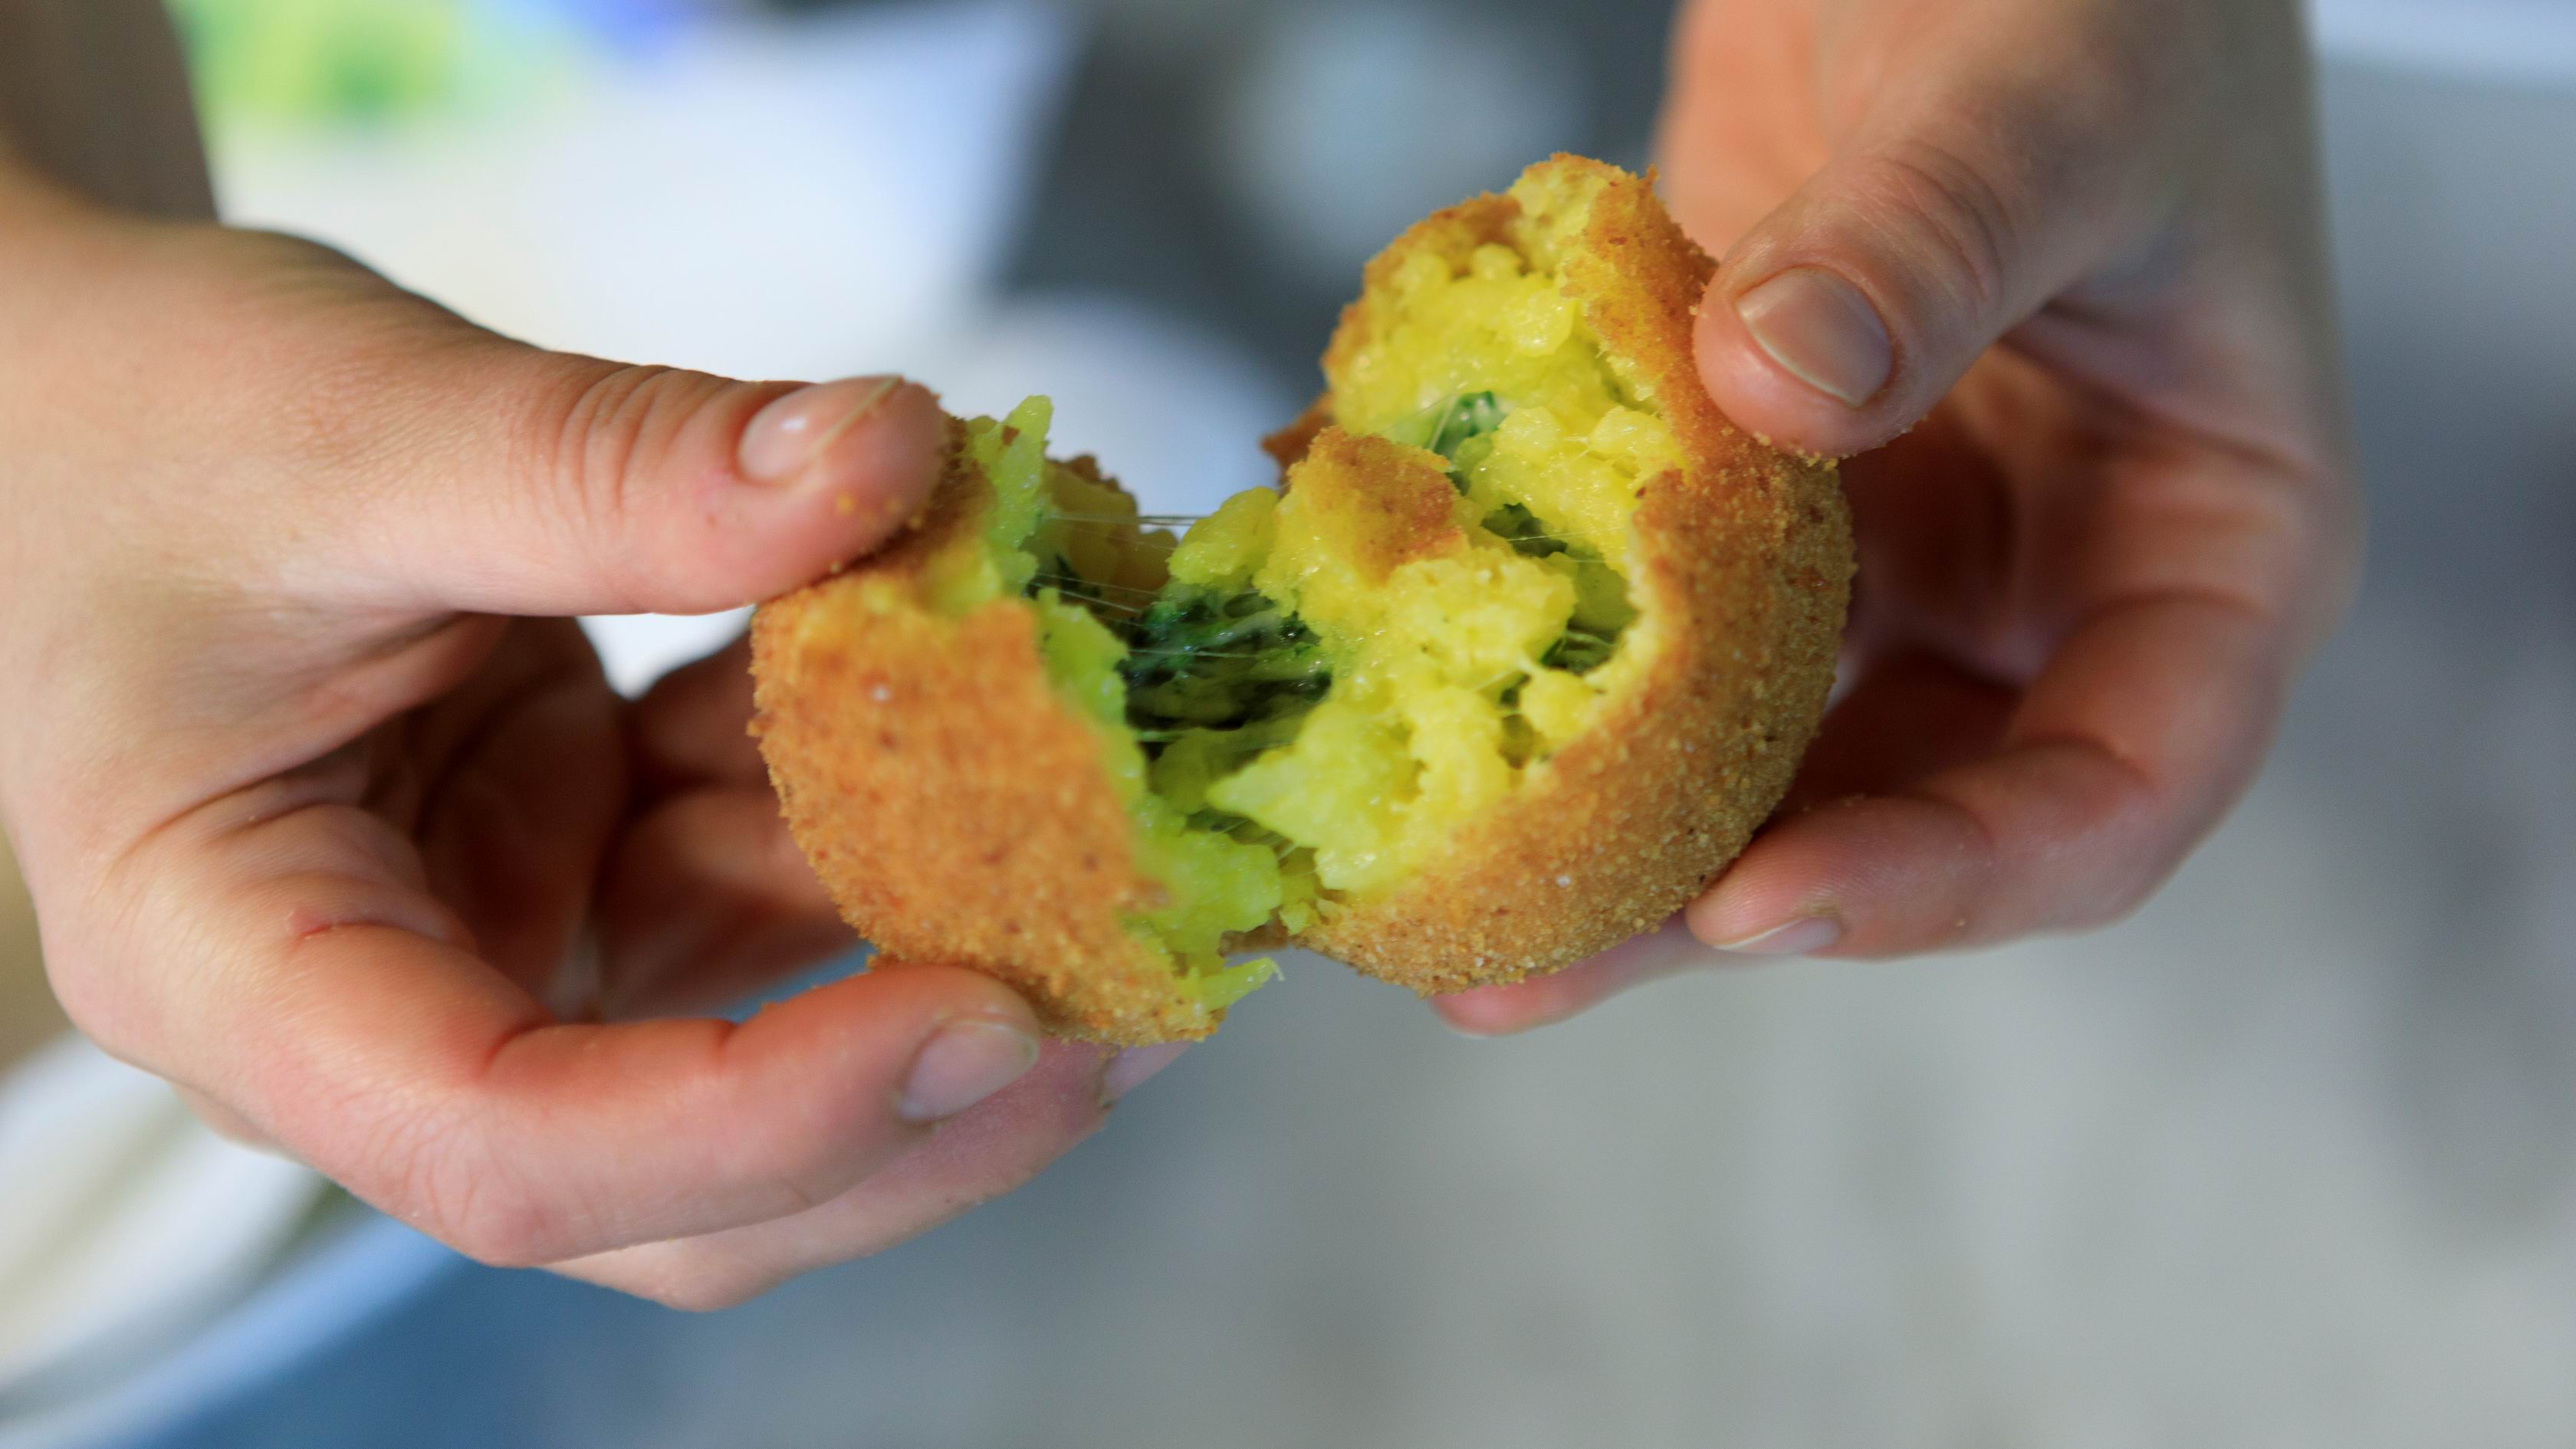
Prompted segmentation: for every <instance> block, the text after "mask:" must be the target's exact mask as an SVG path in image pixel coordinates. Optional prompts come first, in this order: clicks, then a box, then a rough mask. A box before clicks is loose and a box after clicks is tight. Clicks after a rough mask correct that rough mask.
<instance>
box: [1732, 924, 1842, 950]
mask: <svg viewBox="0 0 2576 1449" xmlns="http://www.w3.org/2000/svg"><path fill="white" fill-rule="evenodd" d="M1842 935H1843V923H1842V922H1840V921H1837V920H1835V919H1834V918H1833V917H1831V916H1800V917H1799V918H1798V919H1796V920H1794V921H1790V922H1787V923H1786V924H1783V925H1778V926H1773V927H1772V928H1771V929H1770V930H1767V931H1762V932H1758V933H1756V934H1754V935H1750V936H1747V937H1745V938H1744V939H1743V940H1741V941H1725V942H1721V943H1719V945H1718V948H1717V949H1719V950H1721V951H1729V952H1732V953H1734V954H1735V955H1738V956H1812V955H1814V954H1816V953H1817V952H1818V951H1822V950H1825V949H1827V948H1829V947H1831V946H1832V945H1833V944H1834V942H1836V941H1839V940H1841V939H1842Z"/></svg>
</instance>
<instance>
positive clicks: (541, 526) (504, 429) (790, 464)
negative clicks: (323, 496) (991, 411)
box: [341, 338, 947, 615]
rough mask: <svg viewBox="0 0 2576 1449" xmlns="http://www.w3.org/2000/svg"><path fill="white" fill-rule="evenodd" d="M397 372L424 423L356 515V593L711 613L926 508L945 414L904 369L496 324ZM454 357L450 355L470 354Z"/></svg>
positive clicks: (350, 578) (360, 597)
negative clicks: (697, 363) (784, 375)
mask: <svg viewBox="0 0 2576 1449" xmlns="http://www.w3.org/2000/svg"><path fill="white" fill-rule="evenodd" d="M464 350H465V351H467V352H469V353H474V354H480V357H479V359H478V360H477V362H476V363H475V364H474V365H470V366H467V367H463V368H454V369H451V368H449V367H447V366H440V367H437V368H436V369H434V370H433V372H432V373H431V374H430V375H428V376H417V375H415V376H411V377H406V378H405V379H404V383H403V385H401V386H400V387H398V388H397V389H396V392H397V394H398V396H399V399H400V400H399V401H397V402H395V403H394V404H393V405H394V406H395V407H396V408H397V409H398V415H399V416H407V417H409V418H410V419H412V420H414V426H412V427H411V428H409V429H407V430H405V432H406V434H407V436H409V437H411V438H415V439H426V440H427V442H426V443H415V444H413V445H412V446H410V447H408V448H406V449H405V450H404V456H403V457H402V458H401V459H400V460H399V461H397V462H394V463H393V465H392V471H393V473H394V477H393V479H392V480H391V483H390V486H389V487H386V488H384V489H381V490H374V491H376V492H377V493H378V496H377V497H375V498H373V499H369V500H366V503H365V505H364V506H362V507H361V508H360V509H358V510H354V511H353V513H352V514H351V515H350V516H347V517H346V519H345V523H346V527H345V529H344V531H343V539H342V541H344V542H345V543H347V545H348V547H347V549H346V550H345V553H344V555H343V556H344V557H345V558H346V559H347V560H348V561H349V563H350V567H348V568H347V569H345V570H344V571H342V572H341V579H342V581H343V586H344V588H345V590H347V591H348V593H350V594H351V595H353V596H354V597H355V599H356V600H357V601H362V602H368V603H375V604H381V605H384V606H387V607H392V608H397V609H424V610H440V611H444V610H463V611H467V612H473V613H492V614H522V615H562V614H627V613H670V614H694V613H708V612H713V611H716V610H720V609H728V608H733V607H735V606H737V605H742V604H748V603H754V602H757V601H759V600H761V599H765V598H769V597H771V596H774V595H776V594H780V593H784V592H785V591H787V590H788V589H791V588H794V587H796V586H798V585H800V584H804V583H807V582H810V581H811V580H813V579H815V578H817V577H820V576H821V575H823V574H824V573H826V572H828V571H830V570H831V569H832V568H834V567H836V566H838V565H840V564H842V563H846V562H847V561H849V560H850V559H852V558H854V557H856V556H858V555H860V554H863V553H865V552H867V551H868V550H870V549H872V548H874V547H876V546H877V545H878V544H880V543H882V542H884V541H885V540H886V539H887V538H888V537H889V536H891V535H892V534H894V533H895V532H896V531H898V530H899V529H901V528H902V527H903V525H904V524H905V523H906V522H907V521H908V520H909V519H910V518H912V517H913V515H914V514H915V513H917V512H918V511H919V509H920V508H921V506H922V503H923V501H924V500H925V499H926V498H928V496H929V494H930V489H931V486H932V484H933V483H934V482H935V481H936V480H937V478H938V476H939V472H940V468H941V462H942V457H943V454H944V452H945V448H946V440H947V422H946V419H945V416H944V415H943V414H942V413H941V411H940V408H939V403H938V400H937V399H936V398H934V397H933V396H932V395H931V394H930V393H929V392H928V391H927V390H925V389H923V388H921V387H920V386H918V385H915V384H912V383H908V382H905V381H903V380H902V379H900V378H895V377H857V378H847V379H843V380H841V381H837V382H828V383H820V384H814V385H809V386H798V385H796V384H792V383H775V382H769V383H753V382H737V381H733V380H730V379H726V378H720V377H711V376H708V375H705V374H703V373H694V372H684V371H678V370H674V369H670V368H659V367H636V366H622V365H619V364H615V363H608V362H601V361H598V360H595V359H592V358H585V357H574V356H568V355H564V354H557V353H548V352H541V351H538V350H536V349H533V348H528V347H524V346H521V345H519V344H516V343H510V342H504V341H502V340H500V339H498V338H493V339H490V340H489V341H488V342H483V341H481V340H480V339H478V345H476V346H473V347H470V348H468V349H464ZM451 360H452V358H451V359H442V361H443V362H444V361H451Z"/></svg>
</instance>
